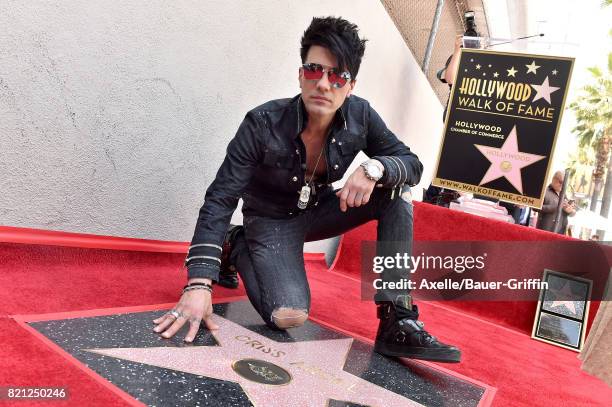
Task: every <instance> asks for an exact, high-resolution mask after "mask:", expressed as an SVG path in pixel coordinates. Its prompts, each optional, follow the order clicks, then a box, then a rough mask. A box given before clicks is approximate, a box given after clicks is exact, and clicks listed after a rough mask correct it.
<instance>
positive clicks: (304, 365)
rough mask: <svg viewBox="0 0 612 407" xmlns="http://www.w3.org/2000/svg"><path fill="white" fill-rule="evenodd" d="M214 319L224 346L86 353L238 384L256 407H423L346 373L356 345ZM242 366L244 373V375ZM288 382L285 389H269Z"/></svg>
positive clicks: (115, 349) (214, 317)
mask: <svg viewBox="0 0 612 407" xmlns="http://www.w3.org/2000/svg"><path fill="white" fill-rule="evenodd" d="M213 319H214V321H215V322H216V323H217V324H218V325H219V329H218V330H216V331H212V334H213V335H214V336H215V339H216V340H217V342H218V343H219V345H220V346H190V347H184V348H169V347H161V348H158V347H153V348H114V349H113V348H111V349H85V350H87V351H88V352H93V353H97V354H100V355H104V356H110V357H114V358H118V359H125V360H129V361H132V362H136V363H144V364H147V365H152V366H157V367H161V368H165V369H172V370H177V371H181V372H187V373H191V374H194V375H199V376H206V377H211V378H215V379H219V380H225V381H230V382H235V383H238V384H239V385H240V386H241V387H242V389H243V390H244V392H245V393H246V395H247V396H248V398H249V400H250V401H251V403H252V404H253V405H254V406H256V407H261V406H266V407H276V406H278V407H281V406H313V407H314V406H321V407H324V406H326V405H328V403H329V399H335V400H342V401H349V402H351V403H356V404H363V405H368V406H372V407H378V406H379V407H383V406H384V407H413V406H419V407H422V404H419V403H417V402H415V401H412V400H410V399H407V398H405V397H403V396H401V395H399V394H397V393H394V392H392V391H390V390H387V389H385V388H383V387H380V386H378V385H376V384H374V383H371V382H369V381H367V380H364V379H362V378H360V377H357V376H355V375H352V374H350V373H348V372H346V371H345V370H344V369H343V367H344V364H345V362H346V357H347V354H348V352H349V350H350V347H351V343H352V342H353V339H350V338H349V339H331V340H321V341H305V342H295V343H286V342H276V341H274V340H272V339H269V338H266V337H265V336H263V335H259V334H257V333H256V332H253V331H251V330H249V329H247V328H245V327H243V326H241V325H238V324H236V323H234V322H232V321H229V320H227V319H225V318H222V317H220V316H218V315H213ZM237 365H240V366H242V367H243V369H242V371H241V370H240V369H237V368H236V366H237ZM245 370H246V373H245ZM287 373H288V374H287ZM249 377H250V379H249ZM283 377H284V378H285V382H284V383H281V384H280V385H275V384H269V383H273V382H274V381H278V380H279V379H282V378H283ZM287 378H289V379H288V380H287ZM398 380H399V378H398ZM262 381H264V383H262ZM266 381H267V383H266ZM196 391H197V390H196Z"/></svg>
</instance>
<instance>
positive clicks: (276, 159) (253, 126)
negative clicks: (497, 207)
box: [155, 17, 460, 362]
mask: <svg viewBox="0 0 612 407" xmlns="http://www.w3.org/2000/svg"><path fill="white" fill-rule="evenodd" d="M364 51H365V40H363V39H360V38H359V36H358V29H357V27H356V26H355V25H354V24H351V23H349V22H348V21H346V20H343V19H340V18H331V17H330V18H314V19H313V20H312V23H311V24H310V26H309V27H308V29H307V30H306V31H305V32H304V35H303V37H302V40H301V59H302V65H301V66H300V67H299V71H298V80H299V84H300V88H301V93H300V94H299V95H297V96H295V97H293V98H292V99H280V100H273V101H270V102H267V103H265V104H263V105H261V106H259V107H256V108H255V109H253V110H251V111H250V112H248V113H247V114H246V117H245V118H244V121H243V122H242V124H241V125H240V127H239V129H238V132H237V134H236V136H235V137H234V139H233V140H232V141H231V142H230V144H229V146H228V148H227V154H226V156H225V159H224V161H223V163H222V165H221V167H220V168H219V171H218V173H217V175H216V178H215V180H214V181H213V183H212V184H211V185H210V187H209V188H208V190H207V191H206V196H205V202H204V205H203V206H202V208H201V209H200V213H199V217H198V220H197V225H196V228H195V233H194V236H193V240H192V243H191V246H190V248H189V253H188V255H187V259H186V265H187V268H188V278H189V282H188V286H187V287H186V288H185V289H184V292H183V295H182V297H181V299H180V301H179V303H178V304H177V305H176V307H175V308H174V309H173V310H172V311H171V312H169V313H168V314H166V315H164V316H162V317H161V318H159V319H157V320H155V323H156V324H157V326H156V328H155V331H156V332H158V333H162V336H164V337H166V338H169V337H171V336H173V335H174V334H175V333H176V332H177V331H178V330H179V329H180V328H181V327H182V326H183V325H184V324H185V322H187V321H189V322H190V329H189V332H188V333H187V335H186V337H185V340H186V341H187V342H191V341H193V339H194V338H195V335H196V333H197V331H198V328H199V326H200V322H201V321H202V320H204V322H205V324H206V326H207V327H208V328H209V329H217V327H216V326H215V324H214V322H213V321H212V319H211V315H212V301H211V295H212V285H211V284H212V282H219V283H221V284H222V285H225V286H229V287H237V286H238V277H237V275H236V272H238V273H239V274H240V277H241V278H242V281H243V282H244V285H245V289H246V292H247V295H248V297H249V300H250V301H251V303H252V304H253V307H255V309H256V310H257V312H258V313H259V314H260V315H261V317H262V318H263V320H264V321H265V323H266V324H267V325H268V326H270V327H271V328H274V329H287V328H292V327H296V326H300V325H302V324H303V323H304V322H305V321H306V320H307V319H308V311H309V308H310V289H309V286H308V281H307V279H306V272H305V269H304V255H303V249H304V242H305V241H313V240H321V239H327V238H330V237H333V236H338V235H340V234H342V233H345V232H346V231H348V230H350V229H353V228H355V227H357V226H359V225H362V224H364V223H366V222H368V221H370V220H374V219H376V220H377V221H378V230H377V231H378V237H377V240H378V243H379V245H378V249H377V250H378V252H377V254H381V255H392V256H393V255H394V254H396V253H402V254H403V253H408V254H410V253H411V250H412V223H413V208H412V202H411V200H410V186H413V185H416V184H417V183H418V182H419V179H420V177H421V173H422V170H423V166H422V164H421V163H420V161H419V159H418V157H417V156H416V155H415V154H413V153H412V152H411V151H410V149H409V148H408V147H406V146H405V145H404V144H403V143H402V142H401V141H399V140H398V139H397V137H396V136H395V135H394V134H393V133H392V132H391V131H390V130H389V129H388V128H387V127H386V125H385V123H384V122H383V120H382V119H381V118H380V116H379V115H378V114H377V113H376V112H375V111H374V109H372V107H371V106H370V105H369V103H368V102H367V101H366V100H364V99H361V98H359V97H357V96H354V95H351V93H352V92H353V89H354V87H355V83H356V82H355V78H356V77H357V72H358V71H359V66H360V64H361V58H362V57H363V54H364ZM381 79H382V78H381ZM360 150H363V151H365V152H366V154H368V156H370V157H372V158H371V159H370V160H367V161H365V162H364V163H363V164H362V165H361V166H360V167H359V168H358V169H357V170H355V171H354V172H353V173H352V174H351V175H350V177H349V178H348V180H347V182H346V184H345V185H344V187H343V188H342V189H340V190H339V191H334V190H333V188H332V187H331V183H332V182H334V181H336V180H339V179H340V178H342V175H343V174H344V172H345V171H346V170H347V168H348V166H349V165H350V164H351V162H352V161H353V159H354V158H355V156H356V155H357V153H358V152H359V151H360ZM239 198H242V199H243V201H244V205H243V209H242V211H243V214H244V226H233V227H231V228H229V230H228V227H229V222H230V219H231V216H232V213H233V212H234V210H235V209H236V206H237V204H238V200H239ZM408 274H409V273H408V271H407V270H386V271H385V272H384V273H383V275H382V277H383V280H385V281H394V280H398V279H401V278H404V277H407V275H408ZM374 299H375V302H376V304H378V317H379V318H380V325H379V328H378V334H377V337H376V344H375V349H376V351H378V352H380V353H382V354H384V355H388V356H399V357H411V358H418V359H426V360H435V361H442V362H458V361H459V360H460V351H459V349H457V348H455V347H453V346H449V345H445V344H443V343H441V342H439V341H437V340H436V338H435V337H433V336H431V335H430V334H429V333H427V331H425V330H424V329H423V324H422V323H421V322H420V321H418V316H419V313H418V308H417V307H416V305H413V304H412V301H411V297H410V295H409V294H408V293H407V292H405V291H402V292H396V291H391V290H384V291H383V290H379V291H378V292H377V294H376V296H375V298H374ZM339 300H342V299H339Z"/></svg>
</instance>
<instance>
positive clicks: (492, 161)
mask: <svg viewBox="0 0 612 407" xmlns="http://www.w3.org/2000/svg"><path fill="white" fill-rule="evenodd" d="M572 65H573V59H571V58H559V57H549V56H540V55H528V54H512V53H503V52H492V51H480V50H463V51H462V54H461V59H460V63H459V67H458V71H457V75H456V78H455V85H454V86H453V88H452V96H451V99H450V101H449V109H448V113H447V117H446V125H445V132H444V138H443V141H442V145H441V148H440V155H439V158H438V165H437V169H436V173H435V174H436V175H435V177H434V180H433V184H434V185H436V186H439V187H443V188H449V189H455V190H461V191H465V192H472V193H475V194H479V195H485V196H490V197H493V198H496V199H499V200H502V201H507V202H513V203H517V204H520V205H527V206H532V207H536V208H540V207H541V206H542V201H543V196H544V192H545V188H546V185H547V180H548V178H549V177H550V162H551V154H552V152H553V149H554V146H555V141H556V135H557V132H558V127H559V123H560V120H561V114H562V111H563V106H564V103H565V96H566V94H567V86H568V83H569V78H570V75H571V70H572Z"/></svg>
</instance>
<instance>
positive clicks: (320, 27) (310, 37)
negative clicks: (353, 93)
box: [300, 17, 367, 80]
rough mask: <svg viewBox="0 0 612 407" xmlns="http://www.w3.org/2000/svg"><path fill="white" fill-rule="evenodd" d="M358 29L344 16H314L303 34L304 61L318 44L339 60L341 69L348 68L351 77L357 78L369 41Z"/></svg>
mask: <svg viewBox="0 0 612 407" xmlns="http://www.w3.org/2000/svg"><path fill="white" fill-rule="evenodd" d="M358 31H359V28H358V27H357V26H356V25H355V24H353V23H350V22H348V21H346V20H344V19H342V18H337V17H324V18H323V17H314V18H313V19H312V22H311V23H310V26H309V27H308V28H307V29H306V31H304V35H303V36H302V41H301V49H300V56H301V57H302V63H305V62H306V55H308V50H309V49H310V47H311V46H312V45H318V46H321V47H324V48H327V49H328V50H329V51H330V52H331V53H332V55H333V56H335V57H336V59H337V60H338V65H339V67H340V69H347V70H348V71H349V72H350V74H351V79H352V80H355V78H357V72H359V66H360V65H361V58H362V57H363V54H364V52H365V43H366V41H367V40H366V39H360V38H359V35H358Z"/></svg>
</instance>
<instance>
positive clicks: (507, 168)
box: [474, 126, 546, 194]
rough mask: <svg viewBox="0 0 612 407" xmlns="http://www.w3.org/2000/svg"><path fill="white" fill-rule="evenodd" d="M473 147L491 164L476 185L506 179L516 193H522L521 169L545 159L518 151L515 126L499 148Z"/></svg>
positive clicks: (541, 156) (478, 145) (543, 156)
mask: <svg viewBox="0 0 612 407" xmlns="http://www.w3.org/2000/svg"><path fill="white" fill-rule="evenodd" d="M474 146H475V147H476V148H477V149H478V150H479V151H480V152H481V153H482V155H484V156H485V158H486V159H487V160H489V161H490V162H491V166H490V167H489V169H488V170H487V173H486V174H485V175H484V177H482V180H481V181H480V183H479V184H478V185H482V184H486V183H487V182H490V181H493V180H496V179H498V178H501V177H506V179H507V180H508V181H510V183H511V184H512V186H513V187H514V188H516V190H517V191H519V192H520V193H521V194H522V193H523V179H522V178H521V168H525V167H527V166H528V165H531V164H533V163H535V162H538V161H540V160H541V159H543V158H546V156H545V155H536V154H529V153H523V152H520V151H518V139H517V135H516V126H514V127H513V128H512V131H511V132H510V134H509V135H508V138H506V141H504V144H502V146H501V147H500V148H496V147H490V146H483V145H480V144H474Z"/></svg>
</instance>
